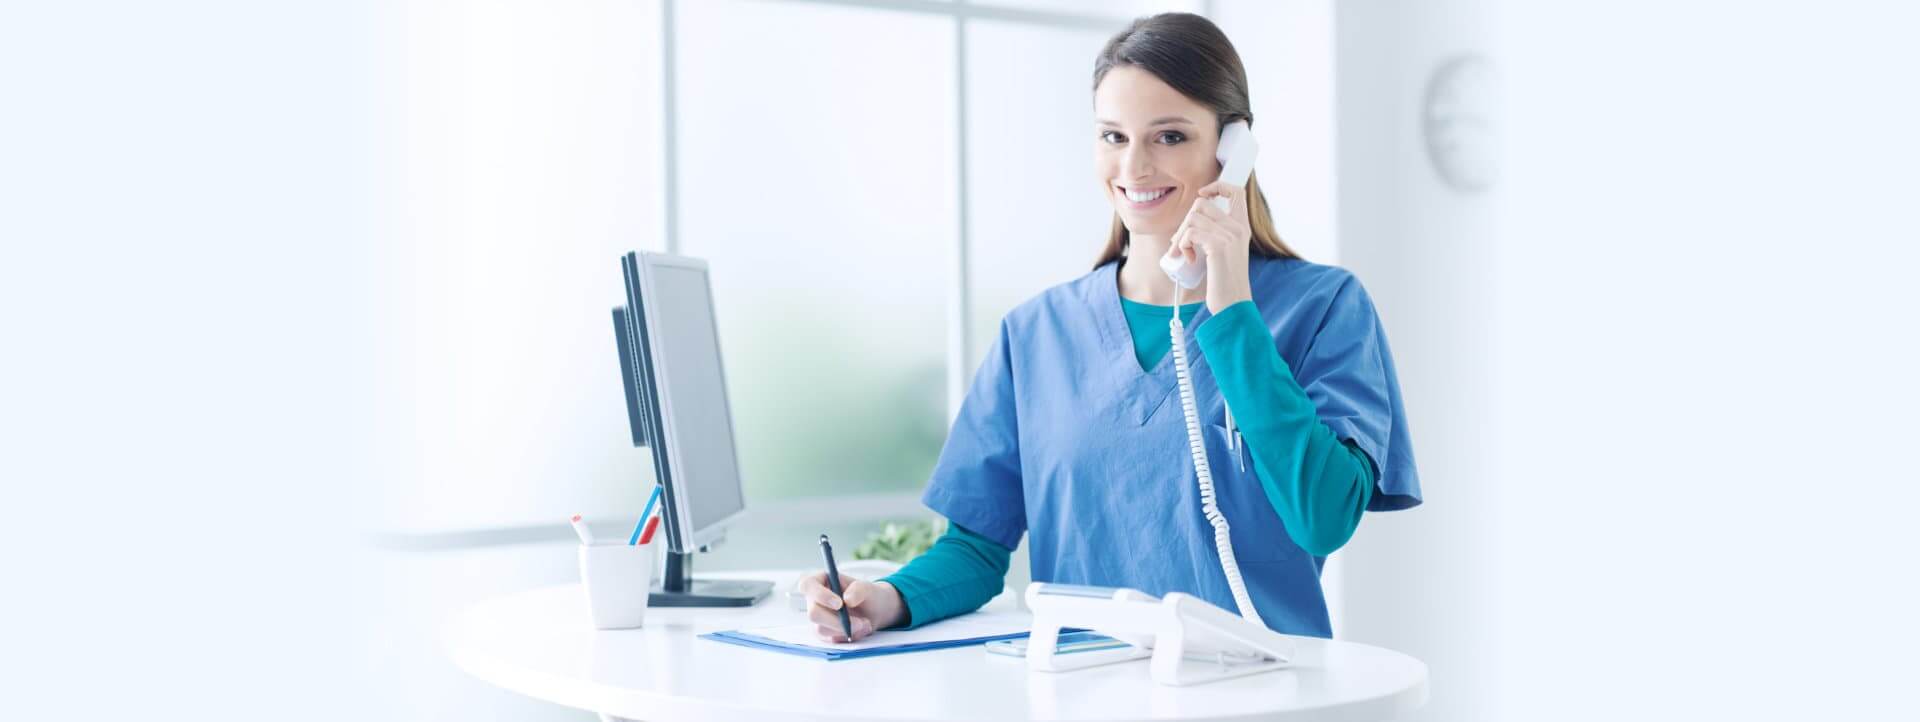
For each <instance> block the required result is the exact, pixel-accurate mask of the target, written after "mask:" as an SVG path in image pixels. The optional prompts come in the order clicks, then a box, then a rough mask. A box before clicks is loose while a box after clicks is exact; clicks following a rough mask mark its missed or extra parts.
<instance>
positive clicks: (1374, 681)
mask: <svg viewBox="0 0 1920 722" xmlns="http://www.w3.org/2000/svg"><path fill="white" fill-rule="evenodd" d="M798 575H799V572H785V573H781V572H768V573H761V574H753V573H739V574H719V573H714V574H711V576H713V577H734V578H759V579H772V580H774V593H773V596H771V597H769V598H768V599H767V601H764V602H762V603H760V604H759V605H757V606H755V607H752V608H746V609H732V610H722V609H663V608H654V609H649V610H647V626H646V628H645V629H635V630H624V631H608V632H596V631H594V629H593V625H592V624H591V623H590V622H589V621H588V617H587V610H586V600H585V597H584V595H583V593H582V591H581V590H580V588H579V587H578V586H577V585H566V586H560V587H549V588H545V589H535V590H532V591H527V592H520V593H517V594H511V595H507V596H503V597H498V598H495V599H491V600H487V601H484V602H481V603H479V604H476V605H474V606H472V607H469V608H467V609H465V610H463V611H462V612H461V613H459V614H457V615H455V616H454V618H453V619H450V620H448V622H447V624H446V626H445V628H444V629H443V639H444V642H445V644H446V647H447V650H448V653H449V654H451V655H452V657H453V661H454V663H455V664H456V665H458V666H459V667H460V668H461V669H463V670H466V671H467V672H468V673H469V674H472V675H474V676H476V677H479V678H480V679H482V680H485V681H487V682H488V683H491V684H495V685H498V686H501V687H504V688H507V689H509V690H512V691H515V692H518V693H520V694H524V695H527V696H530V697H534V698H536V699H542V700H546V701H549V702H553V703H556V704H562V705H566V706H569V707H578V708H581V709H586V710H593V711H596V712H600V713H602V714H606V715H612V716H618V717H627V718H633V719H643V720H845V719H856V720H883V719H907V720H1017V719H1035V720H1054V719H1059V720H1176V719H1177V720H1307V719H1311V720H1356V721H1358V720H1386V719H1392V718H1394V717H1397V716H1399V715H1401V714H1404V713H1406V712H1408V711H1409V710H1412V709H1414V708H1416V707H1419V706H1420V705H1421V704H1424V703H1425V702H1426V700H1427V666H1426V665H1425V664H1423V663H1421V662H1420V661H1419V660H1417V659H1414V658H1413V657H1409V656H1407V655H1405V654H1401V653H1399V652H1394V651H1391V650H1386V649H1381V648H1379V647H1372V646H1368V645H1364V644H1355V643H1352V642H1327V649H1326V655H1325V663H1324V665H1322V666H1321V667H1318V668H1306V669H1295V670H1284V671H1278V672H1268V673H1263V674H1256V675H1252V676H1248V677H1241V678H1238V679H1230V680H1226V681H1221V682H1213V683H1209V684H1203V685H1198V686H1192V687H1164V686H1161V685H1158V684H1154V683H1153V681H1152V680H1150V679H1148V677H1147V663H1146V662H1145V661H1144V660H1143V661H1137V662H1128V663H1123V664H1115V665H1108V666H1105V667H1097V668H1094V669H1089V670H1082V671H1077V672H1064V673H1045V672H1033V673H1029V672H1028V671H1027V667H1026V660H1024V659H1020V658H1016V657H1003V656H1000V655H991V654H988V653H987V652H986V651H985V650H983V649H982V648H980V647H978V646H973V647H958V648H953V649H943V650H936V651H931V652H916V653H912V654H899V655H887V656H881V657H869V658H864V659H851V660H844V661H838V662H828V661H823V660H818V659H809V658H806V657H799V656H794V655H787V654H777V653H773V652H767V651H762V650H756V649H749V648H746V647H739V646H734V645H731V644H722V643H720V642H715V641H712V640H707V639H697V638H695V635H697V634H702V633H705V632H710V631H715V630H721V629H734V628H739V627H752V626H764V625H769V624H792V623H795V622H798V621H802V620H803V619H804V617H803V616H802V614H801V613H800V612H796V611H793V610H792V609H791V608H789V607H788V606H787V602H786V595H785V592H786V590H787V589H789V588H791V587H792V585H793V581H794V579H796V578H797V577H798ZM703 576H705V575H703ZM1013 597H1014V595H1012V594H1006V595H1002V597H1001V598H1000V599H999V600H998V603H997V604H996V606H999V605H1003V604H1008V603H1012V602H1013Z"/></svg>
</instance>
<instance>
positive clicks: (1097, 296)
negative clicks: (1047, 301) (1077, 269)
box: [1088, 260, 1213, 424]
mask: <svg viewBox="0 0 1920 722" xmlns="http://www.w3.org/2000/svg"><path fill="white" fill-rule="evenodd" d="M1120 263H1121V260H1114V261H1108V262H1107V263H1106V264H1105V265H1102V266H1101V267H1100V268H1099V269H1098V270H1096V271H1095V272H1094V276H1093V279H1092V281H1093V284H1092V287H1091V288H1090V289H1089V294H1088V301H1089V303H1090V304H1091V305H1092V307H1093V315H1094V326H1095V328H1097V329H1099V331H1100V341H1101V345H1102V346H1104V347H1105V349H1104V352H1105V353H1106V354H1107V359H1106V360H1107V368H1109V369H1113V370H1114V372H1113V374H1112V378H1113V380H1114V382H1115V383H1116V384H1117V385H1118V387H1119V389H1120V391H1121V393H1122V394H1123V395H1125V396H1128V397H1131V398H1133V399H1137V400H1138V401H1142V402H1144V403H1134V404H1130V405H1131V406H1132V407H1133V412H1132V414H1131V415H1132V416H1133V417H1134V422H1135V423H1136V424H1144V423H1146V422H1147V419H1148V418H1150V417H1152V416H1153V413H1154V411H1155V410H1157V409H1159V408H1160V406H1161V405H1162V404H1163V403H1165V401H1166V399H1167V397H1168V396H1171V395H1172V394H1173V390H1174V389H1175V388H1176V387H1177V386H1178V385H1179V383H1178V382H1179V379H1178V377H1177V376H1176V375H1175V373H1174V367H1173V349H1171V348H1169V349H1167V353H1166V355H1164V356H1161V357H1160V362H1159V363H1157V364H1155V365H1154V367H1153V369H1152V370H1146V369H1142V368H1140V357H1139V355H1138V354H1136V353H1134V350H1133V332H1132V331H1131V330H1130V329H1129V328H1128V326H1127V311H1126V309H1124V308H1121V307H1120ZM1212 315H1213V312H1212V311H1209V310H1208V309H1207V307H1206V306H1205V305H1202V306H1201V307H1200V310H1199V311H1196V312H1195V313H1194V314H1193V320H1192V321H1189V322H1187V328H1186V331H1187V334H1186V339H1185V342H1186V346H1185V347H1186V349H1187V363H1188V369H1189V370H1190V371H1191V372H1193V373H1194V374H1196V375H1197V374H1199V372H1200V369H1202V368H1205V367H1206V365H1207V360H1206V358H1205V357H1204V356H1201V355H1200V354H1199V353H1197V347H1196V345H1195V344H1194V340H1193V338H1194V330H1195V329H1198V328H1199V327H1200V324H1201V322H1203V321H1205V320H1207V318H1209V317H1211V316H1212ZM1196 380H1197V377H1196Z"/></svg>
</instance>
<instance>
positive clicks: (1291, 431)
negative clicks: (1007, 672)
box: [881, 298, 1379, 628]
mask: <svg viewBox="0 0 1920 722" xmlns="http://www.w3.org/2000/svg"><path fill="white" fill-rule="evenodd" d="M1120 300H1121V307H1122V308H1123V309H1124V310H1125V311H1126V316H1127V328H1128V329H1129V330H1130V331H1131V332H1132V335H1133V349H1134V354H1135V355H1136V356H1137V357H1138V358H1139V361H1140V367H1141V368H1142V369H1151V368H1153V367H1155V366H1157V365H1159V363H1160V359H1161V358H1163V357H1165V356H1166V355H1167V353H1168V352H1170V351H1171V350H1172V348H1173V339H1172V337H1171V336H1169V335H1168V334H1167V333H1166V328H1167V323H1168V322H1169V321H1171V320H1172V318H1173V312H1174V309H1173V307H1172V306H1156V305H1152V304H1146V303H1140V302H1138V301H1132V300H1128V299H1125V298H1122V299H1120ZM1199 310H1200V304H1198V303H1192V304H1187V305H1185V306H1181V307H1180V318H1181V320H1182V321H1183V322H1185V321H1190V320H1191V319H1192V318H1193V315H1194V314H1196V313H1198V312H1199ZM1194 340H1195V341H1196V342H1197V343H1198V344H1199V346H1200V353H1202V354H1205V355H1206V357H1207V363H1208V365H1209V366H1210V367H1211V368H1212V369H1213V373H1214V380H1215V382H1216V383H1217V384H1218V385H1219V387H1220V393H1221V395H1222V396H1225V397H1226V401H1227V406H1228V407H1229V408H1231V409H1233V411H1234V422H1235V424H1236V426H1238V427H1239V429H1240V432H1241V435H1242V436H1243V437H1244V438H1245V440H1246V445H1247V451H1248V452H1249V454H1250V456H1252V457H1253V467H1254V473H1255V475H1256V476H1258V477H1259V479H1260V486H1261V488H1262V489H1263V490H1265V491H1266V495H1267V501H1268V502H1269V503H1270V504H1272V505H1273V510H1274V512H1275V513H1277V514H1279V515H1280V520H1281V521H1282V522H1283V523H1284V524H1285V525H1286V528H1287V535H1288V536H1290V537H1292V538H1293V541H1294V543H1295V544H1298V545H1300V548H1302V549H1304V550H1306V551H1307V552H1308V553H1310V554H1313V555H1315V556H1325V555H1327V554H1331V553H1332V552H1333V551H1334V550H1336V549H1339V548H1340V547H1341V546H1343V545H1345V544H1346V543H1347V540H1348V539H1350V538H1352V537H1353V532H1354V530H1355V529H1357V528H1358V527H1359V526H1360V516H1361V514H1362V513H1363V512H1364V511H1365V510H1366V508H1367V500H1368V498H1369V497H1371V496H1372V494H1373V487H1374V483H1375V481H1376V480H1377V478H1378V476H1379V474H1378V472H1377V471H1376V470H1375V469H1374V465H1373V461H1372V460H1371V459H1369V458H1368V457H1367V454H1366V452H1364V451H1361V450H1360V447H1359V446H1358V445H1356V444H1354V443H1353V442H1352V441H1344V442H1343V441H1341V440H1340V439H1338V438H1336V437H1335V436H1334V435H1333V430H1332V429H1329V428H1327V425H1326V424H1323V423H1321V422H1320V421H1319V418H1318V416H1317V414H1316V412H1315V409H1314V406H1313V401H1312V399H1309V398H1307V394H1306V391H1305V390H1303V389H1301V388H1300V384H1299V382H1297V381H1295V380H1294V378H1293V372H1292V370H1291V369H1289V368H1287V363H1286V361H1285V360H1283V359H1281V358H1280V352H1279V351H1278V350H1277V349H1275V348H1274V345H1273V337H1272V336H1270V335H1268V332H1267V327H1266V323H1265V322H1264V321H1263V320H1262V319H1261V317H1260V311H1259V309H1258V308H1256V307H1255V306H1254V304H1253V302H1252V301H1241V302H1239V303H1236V304H1233V305H1231V306H1228V307H1227V308H1225V309H1222V310H1221V311H1220V313H1217V314H1214V315H1213V317H1212V318H1209V319H1208V320H1207V322H1206V323H1204V324H1201V325H1200V327H1199V328H1198V329H1195V330H1194ZM1012 554H1013V550H1011V549H1008V548H1006V547H1003V546H1000V544H999V543H997V542H994V541H992V540H989V539H987V538H986V537H983V536H980V535H979V534H976V533H974V532H973V531H971V530H968V529H966V528H965V527H962V526H960V525H958V524H952V525H949V526H948V528H947V533H946V534H943V535H941V537H940V538H939V539H938V540H936V541H935V542H934V544H933V548H931V549H928V550H927V552H926V553H925V554H922V555H920V556H918V557H915V558H914V559H913V561H911V562H908V563H907V565H906V566H904V567H902V568H901V569H900V570H899V571H897V572H894V573H893V574H890V575H888V576H886V577H884V578H882V579H881V581H885V582H887V583H889V584H891V585H893V587H894V588H895V589H897V590H899V592H900V596H901V598H902V599H904V600H905V601H906V606H907V617H906V619H904V620H903V621H902V623H901V624H900V626H901V627H904V628H911V627H917V626H920V625H922V624H928V623H930V622H935V621H939V620H941V619H945V618H947V617H951V616H954V615H957V614H964V613H966V612H970V611H973V610H975V609H978V608H980V606H981V605H983V604H986V603H987V601H988V600H990V599H992V598H993V597H994V595H997V594H999V593H1000V590H1001V589H1002V588H1003V587H1004V586H1005V585H1006V576H1007V567H1008V565H1009V560H1010V558H1011V557H1012Z"/></svg>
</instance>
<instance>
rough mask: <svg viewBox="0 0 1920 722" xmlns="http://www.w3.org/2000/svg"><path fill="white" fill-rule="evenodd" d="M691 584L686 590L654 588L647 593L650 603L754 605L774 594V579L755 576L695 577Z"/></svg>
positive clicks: (685, 605) (648, 602) (663, 604)
mask: <svg viewBox="0 0 1920 722" xmlns="http://www.w3.org/2000/svg"><path fill="white" fill-rule="evenodd" d="M687 587H688V588H687V589H685V590H682V591H667V590H665V589H661V588H660V587H654V588H653V590H652V591H651V592H650V593H648V594H647V606H649V607H751V606H753V605H754V604H757V603H759V601H760V600H762V599H766V598H767V595H769V594H772V593H773V582H763V581H756V580H752V579H691V580H688V584H687Z"/></svg>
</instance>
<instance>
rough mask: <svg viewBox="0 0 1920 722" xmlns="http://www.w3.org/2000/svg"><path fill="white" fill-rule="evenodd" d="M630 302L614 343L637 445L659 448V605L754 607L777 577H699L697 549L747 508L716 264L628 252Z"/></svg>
mask: <svg viewBox="0 0 1920 722" xmlns="http://www.w3.org/2000/svg"><path fill="white" fill-rule="evenodd" d="M620 265H621V274H622V276H623V277H624V280H625V282H626V289H627V302H626V304H625V305H624V306H622V307H616V308H615V309H614V310H613V318H614V338H615V348H616V350H617V351H618V352H619V356H620V377H621V380H622V382H623V384H624V388H623V389H622V393H623V395H624V396H625V397H626V405H627V417H628V424H629V425H630V427H631V431H632V435H633V442H634V445H635V446H645V447H647V448H648V449H649V450H651V452H652V455H653V465H654V473H655V475H656V476H657V479H656V481H657V482H658V483H659V484H660V488H661V498H662V500H663V502H664V506H662V507H661V520H662V528H663V530H664V531H665V532H666V540H667V564H666V568H665V570H663V572H662V575H661V577H662V578H661V586H660V588H658V589H655V590H654V591H653V594H652V596H651V598H650V600H649V603H650V604H654V605H658V606H746V605H751V604H753V603H754V602H756V601H758V600H759V599H761V598H764V597H765V596H766V595H767V594H769V593H770V592H771V591H772V584H771V583H769V582H753V581H735V580H725V581H722V580H706V579H692V578H691V576H690V572H691V570H692V563H691V562H692V556H693V554H694V552H695V551H701V550H705V549H706V548H707V547H709V546H711V545H713V544H715V543H717V542H719V541H720V540H721V539H723V538H724V537H725V533H726V528H727V526H728V525H729V524H730V523H732V522H733V521H734V520H736V519H738V518H739V517H740V515H741V513H742V512H745V511H746V495H745V493H744V490H743V489H742V486H741V481H740V455H739V451H738V449H737V448H736V447H735V445H734V436H733V414H732V412H731V409H730V407H729V405H728V398H727V382H726V373H725V369H724V367H723V366H722V364H721V356H720V335H719V332H718V329H717V328H716V325H715V322H714V313H713V290H712V287H711V286H710V285H709V284H708V282H707V263H706V261H702V260H700V259H697V258H688V257H684V256H671V255H666V254H659V253H629V254H627V255H626V256H624V257H622V258H621V261H620Z"/></svg>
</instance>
